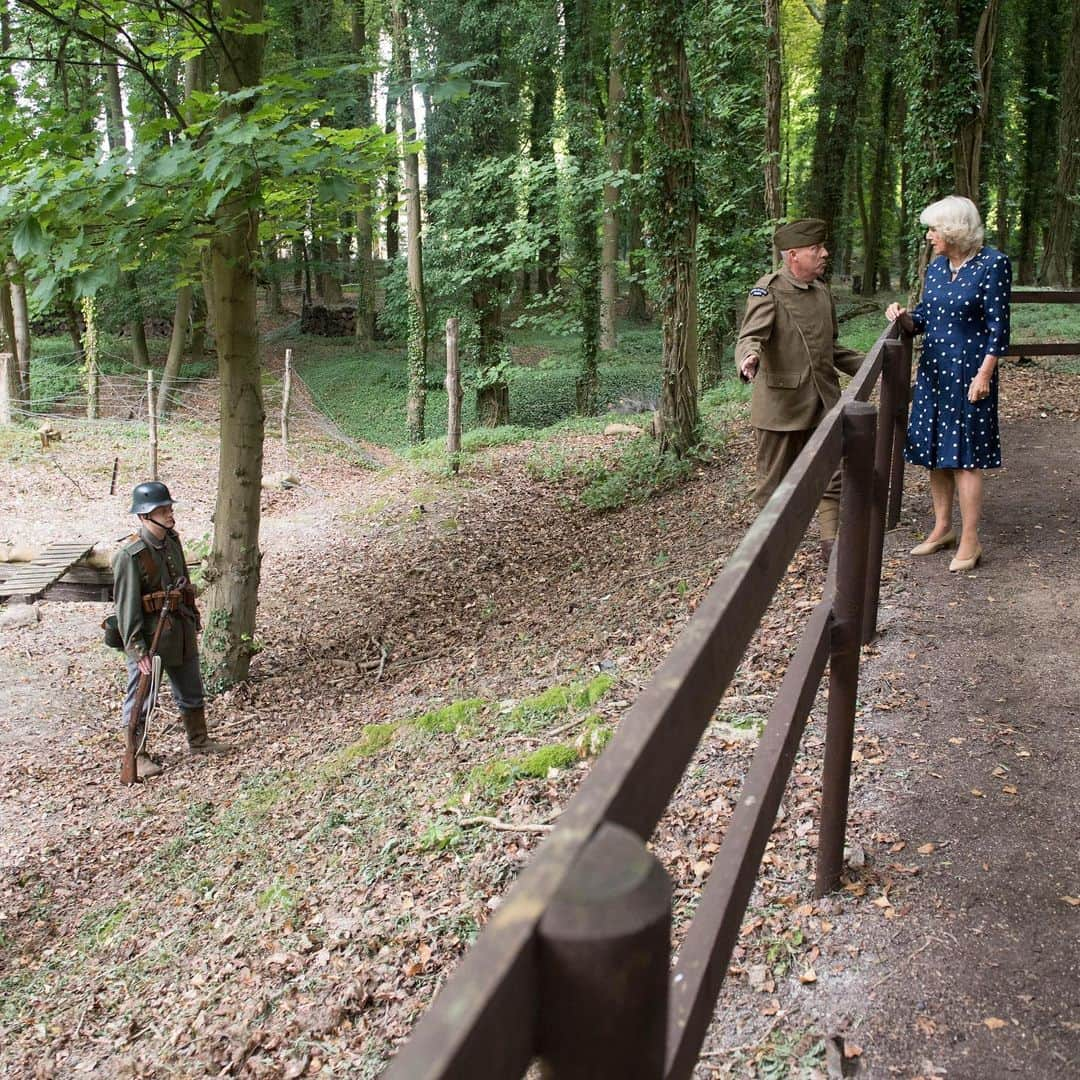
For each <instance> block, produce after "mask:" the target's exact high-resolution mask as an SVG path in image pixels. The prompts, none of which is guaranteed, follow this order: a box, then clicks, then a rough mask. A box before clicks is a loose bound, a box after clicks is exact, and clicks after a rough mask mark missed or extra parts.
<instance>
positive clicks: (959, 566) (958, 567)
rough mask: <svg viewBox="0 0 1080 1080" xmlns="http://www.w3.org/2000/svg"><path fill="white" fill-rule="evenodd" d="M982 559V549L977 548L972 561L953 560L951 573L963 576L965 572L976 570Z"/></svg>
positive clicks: (950, 568)
mask: <svg viewBox="0 0 1080 1080" xmlns="http://www.w3.org/2000/svg"><path fill="white" fill-rule="evenodd" d="M981 558H982V548H981V547H977V548H976V549H975V554H974V555H972V556H971V558H970V559H953V561H952V562H951V563H949V573H951V574H962V573H963V572H964V571H965V570H974V569H975V567H976V566H978V565H979V560H980V559H981Z"/></svg>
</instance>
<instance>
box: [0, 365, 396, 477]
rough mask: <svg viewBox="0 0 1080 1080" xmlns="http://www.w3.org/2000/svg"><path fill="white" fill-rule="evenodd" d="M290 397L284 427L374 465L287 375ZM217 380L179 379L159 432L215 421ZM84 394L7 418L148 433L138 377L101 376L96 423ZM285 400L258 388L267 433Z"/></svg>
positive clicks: (280, 391)
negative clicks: (122, 426)
mask: <svg viewBox="0 0 1080 1080" xmlns="http://www.w3.org/2000/svg"><path fill="white" fill-rule="evenodd" d="M292 378H293V394H292V396H291V398H290V401H289V422H290V425H292V426H293V427H299V428H300V429H301V430H305V431H314V432H316V433H318V434H319V435H322V436H325V437H327V438H329V439H330V440H331V441H334V442H337V443H341V444H343V445H345V446H347V447H348V448H349V449H350V450H351V451H352V452H353V453H355V454H357V455H358V456H360V457H361V458H362V459H363V460H364V461H365V462H367V463H368V464H373V465H374V464H377V463H378V462H377V459H376V458H374V457H373V456H372V454H371V453H370V452H369V451H368V450H367V448H366V447H364V445H363V444H362V443H361V442H359V441H358V440H357V439H354V438H353V437H352V436H350V435H349V434H348V433H347V432H345V431H344V430H343V429H342V428H341V426H340V425H339V424H338V423H337V422H336V421H335V420H333V419H332V418H331V417H330V416H328V415H327V414H326V413H325V412H324V411H323V410H322V408H321V407H320V406H319V404H318V398H317V397H316V395H315V394H314V392H313V391H312V390H311V388H310V387H309V386H308V384H307V383H306V382H305V381H304V380H303V379H302V378H301V377H300V375H299V374H298V373H297V371H296V369H295V367H294V368H293V370H292ZM160 386H161V382H160V379H157V380H155V382H154V386H153V393H154V396H155V407H156V404H157V396H158V394H159V392H160ZM219 395H220V380H219V379H218V377H217V376H182V377H178V378H177V379H176V380H175V381H174V382H173V383H172V384H171V386H170V393H169V400H170V405H169V408H168V410H167V412H166V415H165V416H159V417H158V427H159V431H160V430H163V429H165V428H167V427H168V425H169V423H170V422H173V421H184V420H191V419H194V420H199V421H202V422H207V421H214V420H216V419H217V418H218V416H219V415H220V402H219ZM87 397H88V395H87V391H86V388H85V387H80V388H79V389H78V390H70V391H66V392H63V393H59V394H51V395H49V396H47V397H46V396H41V397H37V398H33V399H31V401H30V402H29V403H26V402H21V401H12V402H11V403H10V411H11V415H12V417H13V418H14V419H17V420H21V421H24V422H26V423H30V424H33V425H36V426H40V425H42V424H43V423H45V422H49V423H52V424H54V425H56V424H65V425H78V426H80V427H82V426H89V427H93V426H95V425H103V424H109V423H113V424H115V423H121V424H125V425H127V424H136V425H138V426H139V427H141V428H144V429H146V428H149V417H148V412H149V408H148V404H147V384H146V379H145V376H140V375H138V374H126V373H125V374H117V375H108V374H100V375H99V376H98V413H99V415H98V417H97V418H96V419H91V418H90V417H88V416H87V415H86V411H87ZM283 397H284V384H283V382H281V381H277V380H275V381H273V382H271V383H268V384H266V385H264V387H263V405H264V408H265V409H266V411H267V414H268V415H267V428H268V430H271V431H272V430H274V421H275V420H276V418H275V417H271V416H270V415H269V414H270V413H271V412H274V411H279V410H280V407H281V403H282V400H283Z"/></svg>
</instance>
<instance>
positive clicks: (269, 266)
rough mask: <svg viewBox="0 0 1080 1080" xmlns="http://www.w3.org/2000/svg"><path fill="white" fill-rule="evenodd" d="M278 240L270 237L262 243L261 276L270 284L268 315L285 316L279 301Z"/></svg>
mask: <svg viewBox="0 0 1080 1080" xmlns="http://www.w3.org/2000/svg"><path fill="white" fill-rule="evenodd" d="M278 243H279V241H278V238H277V237H276V236H273V237H271V238H270V239H269V240H267V241H265V242H264V243H263V276H264V277H265V278H266V280H267V281H268V282H269V283H270V314H271V315H285V314H287V313H286V311H285V304H284V303H283V302H282V299H281V259H280V258H279V257H278Z"/></svg>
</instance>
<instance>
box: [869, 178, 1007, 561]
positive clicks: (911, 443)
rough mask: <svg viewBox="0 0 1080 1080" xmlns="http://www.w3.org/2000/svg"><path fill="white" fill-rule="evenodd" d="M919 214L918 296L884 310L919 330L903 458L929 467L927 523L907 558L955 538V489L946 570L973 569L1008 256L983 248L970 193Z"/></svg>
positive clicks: (992, 442) (994, 462)
mask: <svg viewBox="0 0 1080 1080" xmlns="http://www.w3.org/2000/svg"><path fill="white" fill-rule="evenodd" d="M919 220H920V221H921V222H922V224H923V225H925V226H927V232H926V238H927V239H928V240H929V241H930V244H931V247H932V248H933V250H934V254H935V255H936V256H937V258H935V259H934V261H933V262H932V263H931V264H930V266H929V267H928V268H927V271H926V285H925V288H924V290H923V298H922V301H921V302H920V303H919V304H918V305H917V306H916V307H915V309H914V310H912V311H910V312H909V311H907V310H906V309H905V308H902V307H900V305H899V304H890V305H889V307H888V309H887V310H886V312H885V314H886V316H887V318H889V319H890V320H894V319H899V320H900V323H901V326H903V328H904V329H905V330H907V331H908V333H915V334H919V333H921V334H924V335H925V336H924V337H923V351H922V358H921V359H920V360H919V373H918V377H917V379H916V382H915V395H914V399H913V401H912V405H911V417H910V419H909V421H908V439H907V447H906V448H905V451H904V456H905V458H906V459H907V460H908V461H909V462H911V463H912V464H914V465H925V466H926V468H928V469H929V470H930V495H931V498H932V500H933V503H934V528H933V529H932V530H931V532H930V535H929V536H927V538H926V539H925V540H924V541H923V542H922V543H921V544H919V545H917V546H916V547H914V548H912V551H911V554H912V555H933V554H934V553H935V552H938V551H941V550H942V549H943V548H949V547H952V545H953V544H955V543H956V534H955V533H954V532H953V527H952V508H953V499H954V496H956V495H959V498H960V520H961V525H962V527H961V532H960V542H959V545H958V547H957V551H956V558H954V559H953V560H952V562H951V563H950V564H949V569H950V570H952V571H960V570H972V569H974V568H975V566H977V565H978V562H979V560H980V559H981V558H982V546H981V545H980V543H979V533H978V528H979V516H980V514H981V512H982V501H983V475H982V471H983V469H996V468H998V467H999V466H1000V465H1001V440H1000V438H999V436H998V418H997V401H998V376H997V361H998V357H999V356H1000V355H1001V354H1002V353H1003V352H1004V351H1005V350H1006V349H1007V348H1008V347H1009V295H1010V289H1011V287H1012V270H1011V268H1010V266H1009V260H1008V257H1007V256H1005V255H1003V254H1002V253H1001V252H1000V251H997V250H995V249H994V248H992V247H984V246H983V242H982V241H983V227H982V220H981V219H980V217H979V211H978V210H977V209H976V208H975V204H974V203H973V202H972V201H971V200H970V199H965V198H963V197H961V196H959V195H950V196H949V197H948V198H946V199H942V200H940V201H939V202H936V203H933V204H931V205H930V206H928V207H927V208H926V209H925V210H924V211H923V212H922V215H921V216H920V218H919Z"/></svg>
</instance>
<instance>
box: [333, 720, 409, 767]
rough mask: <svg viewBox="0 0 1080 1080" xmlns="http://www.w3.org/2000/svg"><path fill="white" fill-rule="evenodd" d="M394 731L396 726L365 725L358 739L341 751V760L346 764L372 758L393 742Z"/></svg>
mask: <svg viewBox="0 0 1080 1080" xmlns="http://www.w3.org/2000/svg"><path fill="white" fill-rule="evenodd" d="M396 731H397V724H367V725H366V726H365V727H364V730H363V733H362V734H361V736H360V738H359V739H358V740H357V741H356V742H354V743H353V744H352V745H351V746H347V747H346V748H345V749H344V750H343V751H341V758H342V760H343V761H344V762H347V763H348V762H353V761H356V760H358V759H359V758H366V757H372V756H373V755H375V754H377V753H378V752H379V751H380V750H385V749H386V747H388V746H389V745H390V744H391V743H392V742H393V741H394V733H395V732H396Z"/></svg>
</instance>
